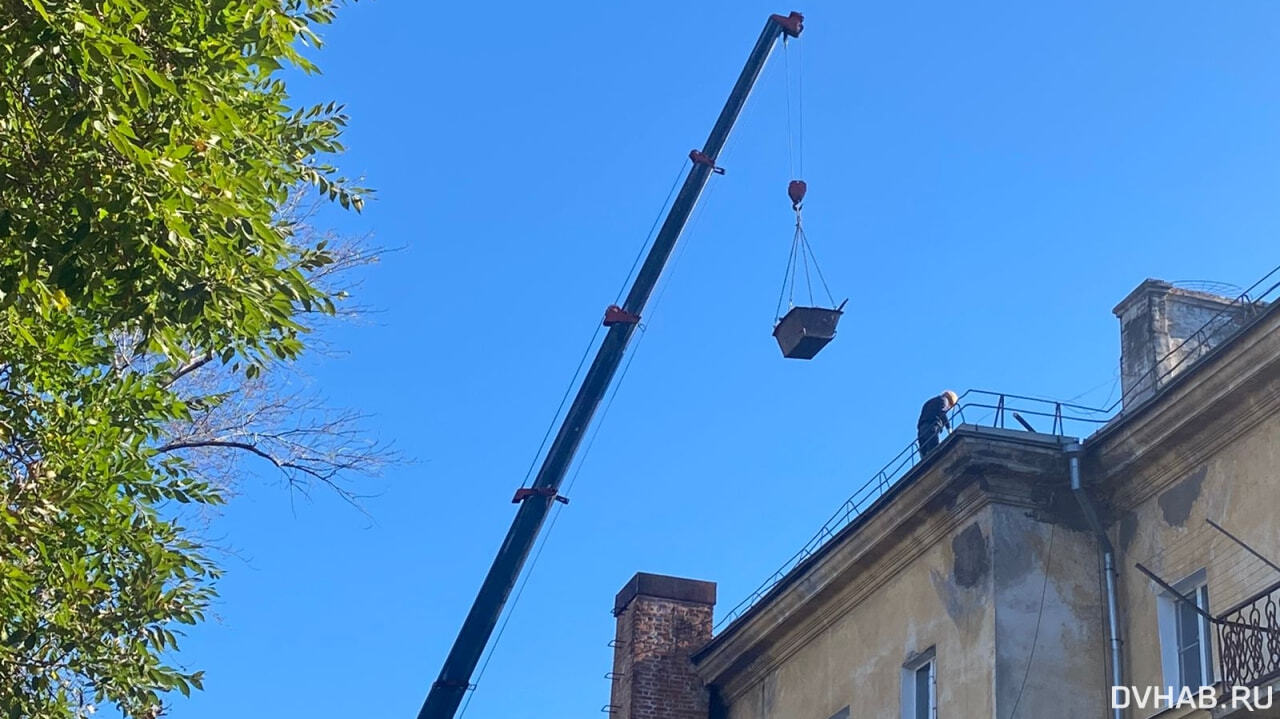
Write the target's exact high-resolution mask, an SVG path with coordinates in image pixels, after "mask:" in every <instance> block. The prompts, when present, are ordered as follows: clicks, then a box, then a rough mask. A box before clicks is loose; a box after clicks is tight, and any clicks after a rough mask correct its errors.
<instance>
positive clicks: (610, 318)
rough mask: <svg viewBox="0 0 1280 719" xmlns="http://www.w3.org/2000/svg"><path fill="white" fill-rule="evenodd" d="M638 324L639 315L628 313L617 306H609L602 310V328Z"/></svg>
mask: <svg viewBox="0 0 1280 719" xmlns="http://www.w3.org/2000/svg"><path fill="white" fill-rule="evenodd" d="M639 323H640V315H638V314H636V313H634V312H628V311H626V310H624V309H622V308H621V307H619V306H617V305H609V306H608V307H606V308H605V310H604V326H605V327H612V326H614V325H635V324H639Z"/></svg>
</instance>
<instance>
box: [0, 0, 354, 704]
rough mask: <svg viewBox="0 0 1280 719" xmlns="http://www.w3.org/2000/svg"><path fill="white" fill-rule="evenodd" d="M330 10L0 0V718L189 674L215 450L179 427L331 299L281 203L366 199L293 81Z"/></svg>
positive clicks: (257, 374)
mask: <svg viewBox="0 0 1280 719" xmlns="http://www.w3.org/2000/svg"><path fill="white" fill-rule="evenodd" d="M335 5H336V3H335V2H331V1H328V0H146V1H145V2H143V1H140V0H96V1H95V0H79V1H77V0H68V1H67V2H56V1H55V0H44V1H43V2H42V1H41V0H0V492H3V495H4V497H3V502H0V715H4V713H7V715H8V716H10V717H23V718H24V719H25V718H38V719H44V718H46V717H47V718H51V719H52V718H59V719H61V718H64V717H75V716H84V715H86V714H88V713H91V712H92V710H93V705H94V704H103V703H110V704H114V705H115V706H117V707H118V708H119V710H120V711H121V712H122V713H124V714H125V715H126V716H129V717H145V718H152V717H156V716H159V715H160V714H161V713H163V701H164V697H165V695H166V693H168V692H171V691H175V690H176V691H181V692H182V693H187V692H189V691H190V690H191V688H192V687H196V688H199V687H200V685H201V673H200V672H199V671H191V670H189V669H184V668H181V667H179V666H175V665H176V661H175V651H176V649H177V645H176V638H177V636H178V635H179V634H180V632H178V629H180V626H181V625H183V624H193V623H195V622H198V621H200V620H201V619H202V618H203V613H204V611H205V609H206V607H207V606H208V603H209V600H210V598H211V597H212V596H213V592H214V580H216V578H217V577H218V573H219V570H218V567H217V565H216V564H215V562H214V561H213V560H212V559H211V558H210V552H209V550H208V548H207V547H205V546H203V545H202V544H201V542H200V541H199V540H198V538H197V535H196V534H195V533H193V532H192V531H190V530H189V529H187V528H186V527H184V524H183V522H182V521H181V518H182V517H183V516H184V511H183V508H184V507H188V506H192V505H196V506H201V505H203V506H208V505H217V504H219V503H221V502H222V501H223V496H224V495H223V491H224V488H223V487H222V486H221V485H220V484H219V483H218V482H216V481H213V480H212V478H211V476H210V473H209V472H207V471H205V468H204V466H203V465H202V464H201V458H200V455H199V452H200V451H204V450H209V449H217V448H220V447H221V445H219V444H217V443H216V438H214V440H213V441H212V442H211V440H210V437H209V436H204V437H203V439H201V441H200V442H198V443H193V442H192V441H185V440H184V439H183V437H188V438H189V437H191V436H197V437H198V436H199V435H198V432H197V431H196V430H193V429H192V428H193V427H195V428H198V427H200V426H201V422H202V421H207V419H208V418H209V417H216V416H218V408H219V407H223V406H225V404H226V403H227V402H228V401H230V399H231V398H233V397H234V396H236V393H235V392H233V391H229V390H228V389H227V387H226V386H223V385H219V384H218V383H217V382H215V383H213V384H205V385H195V387H194V389H193V386H192V384H191V381H192V378H193V377H194V376H196V375H197V374H199V373H208V372H210V371H216V372H217V373H218V376H220V377H222V378H223V381H226V380H227V378H228V377H236V378H239V379H240V380H243V381H253V382H260V381H261V378H262V377H263V376H264V371H265V370H267V369H269V368H270V367H271V366H273V365H274V364H278V363H287V362H289V361H291V360H293V359H295V358H297V357H298V356H299V353H301V352H302V351H303V348H304V342H303V340H304V338H305V336H306V333H307V332H308V330H309V327H310V322H309V320H310V318H313V317H315V316H317V315H322V314H326V313H328V314H331V313H333V312H334V311H335V302H336V301H337V300H338V299H339V296H338V295H337V294H336V293H335V292H334V291H333V290H332V288H331V287H329V286H328V285H327V284H326V283H325V282H324V281H322V280H323V277H324V275H325V273H326V272H327V271H328V269H327V268H330V267H331V266H332V265H333V263H334V261H335V256H334V253H333V251H332V249H331V248H330V247H329V246H328V245H327V244H326V242H325V241H324V240H323V239H315V236H314V235H309V234H306V233H300V232H299V227H298V225H297V224H296V222H294V221H292V220H290V219H289V217H290V215H289V214H288V213H287V212H286V210H287V205H288V202H289V197H290V193H291V192H292V191H294V190H295V189H296V188H298V187H299V186H309V187H312V188H315V189H316V190H318V192H319V193H320V195H321V196H323V197H325V198H327V199H329V200H332V201H335V202H337V203H339V204H340V205H341V206H342V207H346V208H354V209H356V210H359V209H360V207H361V204H362V191H361V190H360V188H358V187H354V186H352V185H351V184H350V183H348V182H347V181H346V180H344V179H342V178H340V177H338V176H337V172H336V170H335V169H334V168H332V167H330V166H328V165H326V164H325V160H324V158H325V157H327V156H329V155H332V154H333V153H336V152H339V151H341V149H342V148H341V146H340V144H339V143H338V137H339V135H340V133H341V130H342V128H343V125H344V123H345V117H344V115H343V111H342V109H341V108H340V107H338V106H335V105H332V104H330V105H324V106H315V107H306V108H300V107H293V106H292V105H291V104H290V102H289V98H288V95H287V93H286V87H285V83H284V81H283V79H282V78H281V71H282V70H283V69H284V68H286V67H294V68H300V69H301V70H303V71H306V72H313V71H314V70H315V68H314V66H313V65H312V64H311V62H310V61H308V60H307V59H306V58H305V57H303V55H302V54H301V51H302V49H304V48H305V47H307V46H312V47H314V46H317V45H318V44H319V38H318V37H317V35H316V32H315V28H316V27H317V26H319V25H323V24H325V23H328V22H330V21H331V20H332V19H333V15H334V9H335ZM313 240H314V241H313ZM233 385H234V383H233ZM202 388H203V389H202ZM233 388H234V387H233ZM184 428H185V429H184ZM184 432H188V433H190V432H196V434H194V435H192V434H184ZM184 441H185V443H184ZM245 444H250V445H251V446H250V449H253V448H254V447H253V446H252V443H245ZM256 448H257V449H260V450H263V451H262V452H260V453H259V455H260V456H265V457H266V458H268V459H271V461H273V462H275V463H276V464H277V465H278V466H280V465H281V458H282V457H283V458H284V459H283V462H284V465H283V466H281V469H282V470H284V471H287V472H289V473H291V474H290V476H291V477H294V478H305V477H308V476H309V477H314V478H318V479H322V480H325V481H331V480H332V479H333V478H334V476H335V473H336V472H340V471H342V470H343V469H346V468H347V467H342V466H338V465H340V464H341V462H342V461H344V458H343V456H342V455H341V454H338V455H330V456H329V460H330V463H329V464H328V465H326V464H325V463H324V461H323V460H324V459H325V458H324V457H319V458H317V457H315V456H311V457H309V458H310V459H311V460H318V461H316V463H313V464H308V463H307V458H308V455H307V452H306V446H305V444H304V445H303V449H302V450H301V451H300V453H301V455H302V459H299V458H298V456H296V455H289V454H288V448H287V447H286V448H280V447H275V448H272V447H266V448H265V449H264V448H262V447H256ZM295 449H296V448H295ZM291 456H292V459H290V458H289V457H291ZM347 459H349V458H347Z"/></svg>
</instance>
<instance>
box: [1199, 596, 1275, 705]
mask: <svg viewBox="0 0 1280 719" xmlns="http://www.w3.org/2000/svg"><path fill="white" fill-rule="evenodd" d="M1278 615H1280V582H1277V583H1276V584H1273V585H1271V586H1270V587H1267V588H1266V589H1264V590H1262V591H1261V592H1259V593H1258V594H1256V595H1254V596H1253V597H1251V598H1249V599H1246V600H1244V601H1243V602H1241V603H1240V604H1237V605H1236V606H1234V607H1232V608H1231V609H1228V610H1227V611H1225V612H1223V613H1221V614H1219V615H1218V616H1217V617H1216V618H1214V620H1213V623H1214V625H1215V626H1216V627H1217V628H1218V667H1219V670H1220V671H1219V676H1220V677H1221V679H1222V681H1223V683H1225V684H1226V685H1227V686H1231V687H1256V686H1259V685H1261V684H1265V683H1266V682H1269V681H1271V680H1272V679H1276V678H1280V619H1278V618H1277V617H1278Z"/></svg>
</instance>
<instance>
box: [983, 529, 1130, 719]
mask: <svg viewBox="0 0 1280 719" xmlns="http://www.w3.org/2000/svg"><path fill="white" fill-rule="evenodd" d="M992 513H993V514H992V535H993V537H994V539H995V543H994V547H993V568H994V572H993V573H994V579H995V600H996V609H995V620H996V628H995V646H996V676H995V692H996V716H997V717H999V719H1010V718H1013V717H1036V718H1037V719H1059V718H1061V719H1077V718H1078V717H1100V716H1103V715H1104V714H1105V713H1106V707H1107V704H1106V702H1107V697H1106V692H1105V688H1104V686H1103V684H1102V681H1103V677H1104V676H1105V674H1104V672H1105V671H1106V655H1105V652H1106V651H1107V645H1106V633H1105V627H1106V618H1105V617H1106V615H1105V613H1104V609H1105V605H1104V604H1103V595H1102V592H1101V576H1102V575H1101V573H1100V572H1099V564H1098V545H1097V541H1096V539H1095V538H1094V537H1093V535H1092V534H1090V533H1088V532H1083V531H1077V530H1073V529H1071V528H1070V527H1068V526H1064V525H1063V524H1048V523H1044V522H1041V521H1038V520H1037V519H1035V518H1033V517H1032V516H1031V515H1030V513H1028V512H1027V511H1026V510H1025V509H1022V508H1020V507H1009V506H1005V505H993V506H992Z"/></svg>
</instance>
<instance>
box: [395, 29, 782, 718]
mask: <svg viewBox="0 0 1280 719" xmlns="http://www.w3.org/2000/svg"><path fill="white" fill-rule="evenodd" d="M803 20H804V17H803V16H802V15H800V14H799V13H795V12H793V13H791V14H790V15H788V16H785V17H784V16H782V15H771V16H770V17H769V21H768V22H767V23H766V24H765V27H764V30H763V31H762V32H761V33H760V37H759V39H758V40H756V44H755V47H754V48H752V50H751V55H750V57H748V58H747V64H746V66H745V67H743V69H742V74H740V75H739V76H738V81H737V83H736V84H735V85H734V86H733V91H732V92H731V93H730V94H729V100H728V101H727V102H726V103H725V106H724V109H722V110H721V111H720V117H719V118H717V120H716V124H715V127H713V128H712V130H711V135H710V136H709V137H707V142H706V144H705V145H703V147H702V150H701V151H697V150H695V151H693V152H691V153H690V158H691V159H692V160H693V166H692V167H691V168H690V169H689V174H688V175H687V176H686V177H685V180H684V184H683V185H682V186H681V188H680V193H679V194H678V195H676V199H675V202H674V203H673V204H672V205H671V210H670V211H669V212H668V213H667V218H666V220H665V221H664V222H663V223H662V228H661V229H660V230H659V231H658V235H657V237H656V238H655V239H654V242H653V247H651V248H650V249H649V254H648V256H646V257H645V261H644V264H643V265H641V267H640V272H639V273H638V274H637V275H636V279H635V282H633V283H632V285H631V291H630V292H629V293H628V294H627V298H626V301H625V302H624V303H623V305H622V306H621V307H620V308H619V307H611V308H610V312H609V313H606V319H605V324H606V325H609V331H608V332H607V333H606V334H605V338H604V341H603V342H602V343H601V345H600V349H599V350H598V351H597V352H596V357H595V360H594V361H592V363H591V367H590V369H588V370H587V374H586V376H585V377H584V378H583V380H582V385H581V386H580V387H579V388H578V393H577V395H575V396H574V399H573V404H571V405H570V406H569V411H568V413H567V414H566V415H565V418H564V422H563V423H562V424H561V425H560V430H559V431H558V432H557V433H556V437H555V440H554V441H553V442H552V444H551V448H550V449H549V450H548V451H547V455H546V458H545V459H544V460H543V462H542V467H541V468H540V469H539V470H538V474H537V477H536V478H535V479H534V482H533V485H532V486H531V487H530V488H527V489H523V490H521V491H520V492H518V493H517V494H516V501H518V502H519V503H520V508H519V509H518V510H517V511H516V517H515V520H514V521H512V523H511V529H510V530H508V531H507V536H506V539H504V540H503V542H502V546H501V547H500V548H499V549H498V555H497V557H495V558H494V560H493V565H492V566H491V567H490V568H489V573H488V574H487V575H486V576H485V578H484V583H483V584H481V585H480V591H479V593H478V594H477V595H476V599H475V602H474V603H473V604H472V605H471V611H470V612H469V613H468V614H467V618H466V620H465V621H464V622H463V624H462V629H461V630H460V631H459V632H458V637H457V639H455V640H454V643H453V648H452V649H450V651H449V656H448V657H447V658H446V659H445V662H444V667H443V668H442V669H441V670H440V676H439V678H438V679H436V681H435V682H434V683H433V684H432V685H431V691H430V693H428V694H427V699H426V701H425V702H423V705H422V710H421V711H419V712H418V719H452V717H453V716H454V714H455V713H456V712H457V710H458V705H459V704H460V703H461V702H462V697H463V696H464V695H465V694H466V692H467V690H468V689H469V688H470V687H471V676H472V673H473V672H474V671H475V668H476V664H477V663H478V662H479V660H480V656H481V654H483V652H484V648H485V645H486V644H488V642H489V638H490V636H491V635H492V633H493V628H494V626H495V625H496V624H497V622H498V617H499V615H500V614H501V613H502V608H503V606H504V605H505V604H506V602H507V597H508V596H509V595H510V594H511V589H512V588H513V587H514V586H515V583H516V580H517V578H518V577H519V575H520V571H521V569H522V568H523V567H524V563H525V560H526V559H527V558H528V556H529V550H530V549H532V547H533V543H534V541H535V540H536V539H537V536H538V533H539V531H540V530H541V528H542V523H543V520H545V519H546V516H547V513H548V511H549V510H550V509H551V504H552V502H553V501H555V499H556V498H557V496H558V495H557V491H558V490H559V488H560V483H561V482H562V481H563V480H564V476H565V473H566V472H567V471H568V469H569V465H570V464H571V463H572V462H573V457H574V455H575V454H576V453H577V450H578V445H579V444H580V443H581V442H582V438H583V435H585V434H586V431H587V427H588V425H589V424H590V423H591V418H592V416H593V415H594V414H595V411H596V408H597V407H598V406H599V405H600V400H601V399H602V398H603V397H604V395H605V393H606V392H607V391H608V389H609V385H610V384H611V382H612V381H613V377H614V375H615V374H616V373H617V370H618V365H619V364H621V362H622V358H623V354H624V352H625V351H626V348H627V343H628V342H629V341H630V339H631V335H632V333H634V331H635V328H636V324H637V323H638V322H639V318H640V314H641V311H642V310H643V309H644V306H645V303H646V302H648V300H649V295H650V294H652V292H653V288H654V286H655V285H657V283H658V278H659V277H660V276H661V275H662V270H663V267H665V266H666V263H667V259H668V258H669V257H670V256H671V250H672V249H674V247H675V244H676V240H677V239H679V237H680V233H681V231H683V230H684V226H685V223H686V222H688V220H689V215H690V214H691V213H692V212H693V208H694V205H695V204H696V203H697V201H698V196H699V195H700V194H702V190H703V188H704V187H706V184H707V180H708V179H709V178H710V176H711V173H712V172H716V171H720V170H719V168H717V167H716V166H715V161H716V158H717V157H719V155H720V150H721V149H723V148H724V143H725V141H726V140H727V139H728V137H729V131H730V130H732V129H733V125H734V122H736V121H737V119H738V115H739V113H740V112H741V111H742V107H743V105H744V104H746V101H747V96H748V95H749V94H750V93H751V88H752V87H753V86H754V85H755V82H756V79H757V78H758V77H759V76H760V71H761V70H762V69H764V64H765V61H766V60H767V59H768V57H769V53H770V52H771V51H772V50H773V46H774V45H775V43H776V42H777V39H778V37H779V36H781V35H782V34H784V33H785V34H787V35H788V36H791V37H796V36H798V35H799V34H800V31H801V30H802V29H803V25H802V23H803ZM721 172H722V171H721Z"/></svg>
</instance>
